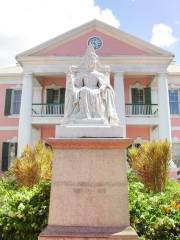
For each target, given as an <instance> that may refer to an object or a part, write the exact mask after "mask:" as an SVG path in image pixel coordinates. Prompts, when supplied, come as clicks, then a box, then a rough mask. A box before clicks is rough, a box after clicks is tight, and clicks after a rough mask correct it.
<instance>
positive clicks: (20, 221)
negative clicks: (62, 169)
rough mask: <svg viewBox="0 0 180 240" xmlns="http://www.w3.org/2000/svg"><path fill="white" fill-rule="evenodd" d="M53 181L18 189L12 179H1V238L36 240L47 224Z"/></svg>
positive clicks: (7, 239) (8, 239)
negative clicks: (51, 183)
mask: <svg viewBox="0 0 180 240" xmlns="http://www.w3.org/2000/svg"><path fill="white" fill-rule="evenodd" d="M49 196H50V182H48V181H46V182H45V181H41V182H39V184H37V185H34V186H33V187H31V188H29V187H18V185H17V184H16V182H15V181H14V179H13V178H9V177H8V178H2V179H1V180H0V205H1V208H0V239H2V240H37V236H38V235H39V233H40V232H41V231H42V229H43V228H44V227H45V226H46V224H47V219H48V208H49Z"/></svg>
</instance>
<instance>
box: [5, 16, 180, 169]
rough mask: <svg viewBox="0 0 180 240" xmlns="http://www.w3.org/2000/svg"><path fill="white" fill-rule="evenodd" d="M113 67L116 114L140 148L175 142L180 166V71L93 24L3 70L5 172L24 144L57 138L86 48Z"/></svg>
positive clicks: (136, 42) (148, 48) (130, 39)
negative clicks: (74, 69)
mask: <svg viewBox="0 0 180 240" xmlns="http://www.w3.org/2000/svg"><path fill="white" fill-rule="evenodd" d="M89 41H90V42H91V43H92V44H93V46H94V47H95V49H96V52H97V54H98V55H99V56H100V60H101V62H102V63H103V64H107V65H110V68H111V84H112V86H113V87H114V91H115V94H116V107H117V111H118V114H119V118H120V123H121V125H123V126H125V128H126V133H125V136H126V137H130V138H133V139H134V143H135V144H141V143H142V142H144V141H150V140H154V139H168V140H170V141H172V143H173V159H174V161H176V163H178V162H179V164H180V105H179V98H180V91H179V89H180V66H178V65H173V64H172V63H171V62H172V60H173V57H174V56H173V55H172V54H171V53H170V52H167V51H165V50H163V49H161V48H159V47H156V46H154V45H152V44H150V43H147V42H144V41H143V40H141V39H138V38H136V37H134V36H132V35H130V34H127V33H125V32H122V31H121V30H119V29H116V28H114V27H111V26H109V25H107V24H105V23H102V22H100V21H97V20H93V21H91V22H89V23H87V24H84V25H82V26H80V27H78V28H75V29H73V30H71V31H69V32H67V33H64V34H63V35H60V36H58V37H56V38H54V39H52V40H50V41H48V42H45V43H43V44H41V45H39V46H37V47H35V48H33V49H30V50H28V51H26V52H23V53H21V54H19V55H17V56H16V59H17V62H18V64H17V66H15V67H9V68H1V69H0V165H1V169H2V170H6V169H7V168H8V166H9V164H10V162H11V161H12V160H13V159H14V158H15V156H16V155H17V153H18V154H20V153H21V152H22V150H23V148H24V147H25V145H26V144H32V143H33V142H36V141H38V140H46V138H48V137H54V135H55V126H56V125H57V124H61V120H62V118H63V114H64V96H65V89H66V78H67V75H68V70H69V66H70V65H73V64H75V65H76V64H79V63H80V62H81V58H82V56H83V55H84V53H85V50H86V48H87V44H88V42H89Z"/></svg>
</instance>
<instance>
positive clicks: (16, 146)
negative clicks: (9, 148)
mask: <svg viewBox="0 0 180 240" xmlns="http://www.w3.org/2000/svg"><path fill="white" fill-rule="evenodd" d="M17 148H18V144H17V143H15V156H16V157H17Z"/></svg>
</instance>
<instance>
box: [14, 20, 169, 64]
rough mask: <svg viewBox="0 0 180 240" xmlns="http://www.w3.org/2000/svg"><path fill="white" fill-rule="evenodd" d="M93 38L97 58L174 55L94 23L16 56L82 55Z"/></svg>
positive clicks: (107, 26)
mask: <svg viewBox="0 0 180 240" xmlns="http://www.w3.org/2000/svg"><path fill="white" fill-rule="evenodd" d="M93 36H96V37H98V38H100V39H101V40H102V47H101V48H100V49H98V50H97V54H98V55H99V56H167V57H173V54H172V53H170V52H168V51H165V50H163V49H161V48H159V47H156V46H154V45H152V44H150V43H147V42H145V41H143V40H141V39H139V38H136V37H134V36H132V35H130V34H128V33H125V32H123V31H121V30H119V29H117V28H114V27H112V26H110V25H107V24H105V23H102V22H100V21H98V20H93V21H91V22H89V23H86V24H84V25H82V26H80V27H78V28H75V29H73V30H71V31H69V32H67V33H65V34H62V35H60V36H58V37H56V38H54V39H51V40H49V41H48V42H45V43H43V44H41V45H39V46H37V47H35V48H33V49H30V50H28V51H26V52H23V53H21V54H19V55H17V57H16V58H17V60H18V58H19V57H23V56H26V57H27V56H62V57H64V56H66V57H68V56H71V57H72V56H83V55H84V52H85V50H86V48H87V43H88V39H89V38H91V37H93Z"/></svg>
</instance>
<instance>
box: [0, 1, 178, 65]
mask: <svg viewBox="0 0 180 240" xmlns="http://www.w3.org/2000/svg"><path fill="white" fill-rule="evenodd" d="M0 6H1V7H0V67H3V66H7V65H14V64H15V55H16V54H18V53H20V52H22V51H25V50H28V49H29V48H32V47H34V46H36V45H38V44H40V43H43V42H44V41H47V40H49V39H51V38H54V37H56V36H58V35H60V34H62V33H64V32H67V31H68V30H71V29H73V28H75V27H77V26H80V25H82V24H84V23H86V22H88V21H91V20H92V19H95V18H96V19H99V20H101V21H103V22H106V23H108V24H110V25H112V26H114V27H117V28H120V29H121V30H123V31H125V32H129V33H130V34H132V35H135V36H136V37H139V38H142V39H144V40H146V41H148V42H151V43H153V44H155V45H157V46H160V47H162V48H165V49H167V50H169V51H171V52H173V53H174V54H175V55H176V61H177V62H176V63H179V64H180V0H0Z"/></svg>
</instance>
